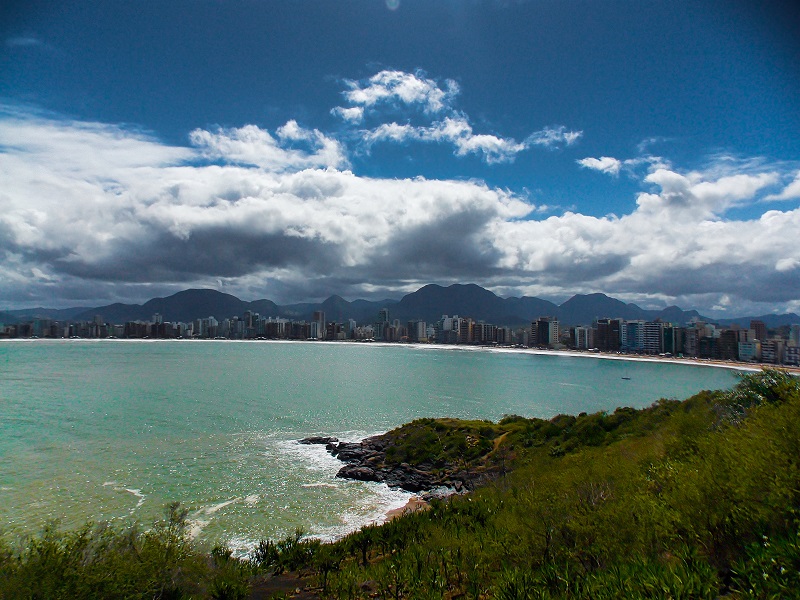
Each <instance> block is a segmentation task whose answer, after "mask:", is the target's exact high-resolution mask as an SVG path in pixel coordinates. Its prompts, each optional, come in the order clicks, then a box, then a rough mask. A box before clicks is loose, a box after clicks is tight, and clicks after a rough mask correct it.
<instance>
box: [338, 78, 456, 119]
mask: <svg viewBox="0 0 800 600" xmlns="http://www.w3.org/2000/svg"><path fill="white" fill-rule="evenodd" d="M345 84H346V85H347V87H348V88H349V90H347V91H346V92H344V97H345V99H346V100H347V101H348V102H349V103H350V104H354V105H356V106H361V107H372V106H375V105H377V104H383V103H386V104H402V105H406V106H411V105H416V106H420V107H421V108H422V109H423V110H424V111H425V112H427V113H438V112H441V111H443V110H447V109H449V108H450V106H451V102H452V100H453V98H454V97H455V96H457V95H458V93H459V87H458V83H456V82H455V81H454V80H452V79H446V80H445V81H444V85H443V86H442V87H440V86H439V83H438V82H437V81H435V80H433V79H429V78H427V77H425V74H424V73H423V72H422V71H417V72H416V73H406V72H404V71H396V70H384V71H381V72H380V73H376V74H375V75H373V76H372V77H370V78H369V79H368V80H367V81H366V82H361V81H355V80H352V79H347V80H345ZM341 110H347V109H341Z"/></svg>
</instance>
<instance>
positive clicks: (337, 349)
mask: <svg viewBox="0 0 800 600" xmlns="http://www.w3.org/2000/svg"><path fill="white" fill-rule="evenodd" d="M623 376H626V377H630V380H623V379H622V377H623ZM735 381H736V378H735V375H734V374H733V373H732V372H731V371H728V370H725V369H718V368H711V367H698V366H687V365H676V364H669V363H653V362H629V361H617V360H601V359H598V358H593V357H580V356H563V355H541V354H533V353H527V352H522V353H521V352H504V351H489V350H475V349H473V350H464V349H453V348H441V347H438V348H437V347H427V346H425V347H422V346H391V345H386V346H384V345H364V344H333V343H309V342H214V341H207V342H195V341H171V342H170V341H157V342H156V341H154V342H141V341H136V342H134V341H111V340H102V341H85V340H81V341H78V340H53V341H47V340H35V341H4V342H0V507H2V508H1V509H0V531H6V532H11V533H22V532H30V531H37V530H38V529H40V528H41V526H42V525H43V524H44V523H46V522H47V521H50V520H54V519H55V520H58V521H59V522H60V523H61V524H62V525H64V526H65V527H72V526H77V525H80V524H83V523H85V522H86V521H87V520H93V521H99V520H110V521H117V522H120V521H121V522H128V521H133V520H138V521H141V522H142V523H145V524H147V523H149V522H152V520H153V519H155V518H157V517H158V516H160V515H161V514H162V512H163V508H164V506H165V505H166V504H167V503H168V502H170V501H174V500H178V501H180V502H181V503H182V504H183V505H184V506H186V507H187V508H188V509H189V510H190V519H191V522H192V530H193V533H194V535H196V536H197V537H198V538H199V539H200V540H203V541H208V542H209V543H216V542H220V541H225V542H227V543H229V544H231V545H232V546H233V547H235V548H236V549H238V550H239V551H244V550H246V549H247V548H248V547H250V546H251V545H252V544H253V543H254V542H255V541H257V540H258V539H261V538H264V537H268V538H276V537H279V536H282V535H285V534H287V533H289V532H291V531H294V529H295V528H296V527H301V528H303V529H304V530H305V531H307V532H309V533H313V534H316V535H319V536H321V537H323V538H326V537H336V536H339V535H342V534H344V533H346V532H348V531H351V530H352V529H354V528H356V527H358V526H360V525H363V524H365V523H369V522H372V521H376V520H378V521H379V520H381V519H382V518H383V516H384V515H385V513H386V511H387V510H389V509H391V508H395V507H397V506H402V505H403V504H404V503H405V501H406V499H407V498H408V494H406V493H404V492H399V491H392V490H388V489H386V488H385V487H383V486H381V485H378V484H370V483H362V482H352V481H343V480H337V479H336V478H335V477H334V476H335V474H336V471H337V470H338V468H339V466H340V463H339V462H338V461H337V460H336V459H334V458H332V457H330V456H328V455H327V454H326V453H325V451H324V448H322V447H321V446H301V445H298V444H297V443H296V440H297V439H299V438H302V437H305V436H308V435H312V434H325V435H336V436H338V437H339V438H340V439H343V440H348V441H350V440H352V441H355V440H358V439H361V438H363V437H365V436H367V435H373V434H375V433H379V432H382V431H386V430H387V429H391V428H393V427H396V426H398V425H401V424H403V423H405V422H408V421H410V420H412V419H414V418H417V417H422V416H432V417H436V416H453V417H466V418H486V419H492V420H497V419H499V418H501V417H502V416H503V415H504V414H519V415H524V416H536V417H543V418H547V417H552V416H554V415H556V414H559V413H572V414H577V413H579V412H582V411H587V412H595V411H599V410H613V409H614V408H616V407H617V406H634V407H644V406H647V405H649V404H651V403H652V402H654V401H656V400H658V399H659V398H662V397H665V398H685V397H687V396H688V395H690V394H692V393H695V392H697V391H699V390H701V389H717V388H727V387H730V386H731V385H733V384H734V383H735Z"/></svg>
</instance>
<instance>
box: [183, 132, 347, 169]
mask: <svg viewBox="0 0 800 600" xmlns="http://www.w3.org/2000/svg"><path fill="white" fill-rule="evenodd" d="M276 134H277V136H278V140H280V142H279V141H278V140H276V139H275V138H274V137H273V136H272V135H270V133H269V132H268V131H267V130H265V129H261V128H260V127H257V126H256V125H245V126H244V127H239V128H232V129H218V130H217V131H216V132H214V133H212V132H210V131H206V130H204V129H195V130H194V131H192V132H191V134H190V135H189V139H190V140H191V142H192V144H194V145H195V146H196V147H198V148H200V150H201V152H202V153H203V155H204V156H206V157H207V158H211V159H213V160H216V159H221V160H224V161H226V162H231V163H238V164H243V165H255V166H259V167H263V168H266V169H270V170H274V171H296V170H299V169H306V168H312V167H342V166H346V165H347V158H346V155H345V151H344V148H343V147H342V145H341V144H340V143H339V142H338V141H337V140H335V139H333V138H330V137H327V136H326V135H324V134H323V133H321V132H320V131H319V130H317V129H313V130H310V129H304V128H302V127H300V126H299V125H298V124H297V122H296V121H293V120H292V121H289V122H287V123H286V124H285V125H283V126H282V127H280V128H278V130H277V132H276ZM281 142H283V143H291V142H307V145H308V149H295V148H291V147H289V148H286V147H284V145H282V144H281Z"/></svg>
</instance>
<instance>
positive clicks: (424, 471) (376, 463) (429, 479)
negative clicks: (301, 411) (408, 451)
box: [300, 436, 461, 492]
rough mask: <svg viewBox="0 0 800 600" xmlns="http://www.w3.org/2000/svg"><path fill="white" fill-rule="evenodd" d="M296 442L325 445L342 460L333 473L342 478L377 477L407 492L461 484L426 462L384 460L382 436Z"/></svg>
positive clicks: (370, 479)
mask: <svg viewBox="0 0 800 600" xmlns="http://www.w3.org/2000/svg"><path fill="white" fill-rule="evenodd" d="M300 443H301V444H322V445H325V447H326V449H327V450H328V452H330V453H331V454H332V455H333V456H335V457H336V458H338V459H339V460H341V461H342V462H344V463H346V464H345V465H344V466H343V467H342V468H341V469H339V472H338V473H337V474H336V476H337V477H341V478H343V479H356V480H359V481H377V482H379V483H385V484H386V485H388V486H389V487H393V488H401V489H403V490H406V491H408V492H422V491H428V490H432V489H434V488H436V487H439V486H443V485H448V484H449V487H461V486H460V485H459V486H455V485H454V484H453V482H451V481H449V480H447V478H444V479H443V478H442V477H441V475H440V474H439V473H434V472H433V471H432V470H431V469H430V468H429V467H427V466H426V465H417V466H412V465H409V464H408V463H399V464H391V463H387V460H386V446H387V440H386V439H385V438H384V437H383V436H375V437H371V438H366V439H365V440H362V441H361V442H339V441H338V440H337V439H336V438H330V437H309V438H304V439H302V440H300ZM459 483H460V482H459Z"/></svg>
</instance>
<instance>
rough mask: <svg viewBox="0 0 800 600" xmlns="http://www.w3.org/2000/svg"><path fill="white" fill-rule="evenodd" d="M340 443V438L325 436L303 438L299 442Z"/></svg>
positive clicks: (309, 443)
mask: <svg viewBox="0 0 800 600" xmlns="http://www.w3.org/2000/svg"><path fill="white" fill-rule="evenodd" d="M338 441H339V438H335V437H323V436H311V437H307V438H303V439H302V440H298V442H297V443H298V444H306V445H311V444H325V445H327V444H335V443H337V442H338Z"/></svg>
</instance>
